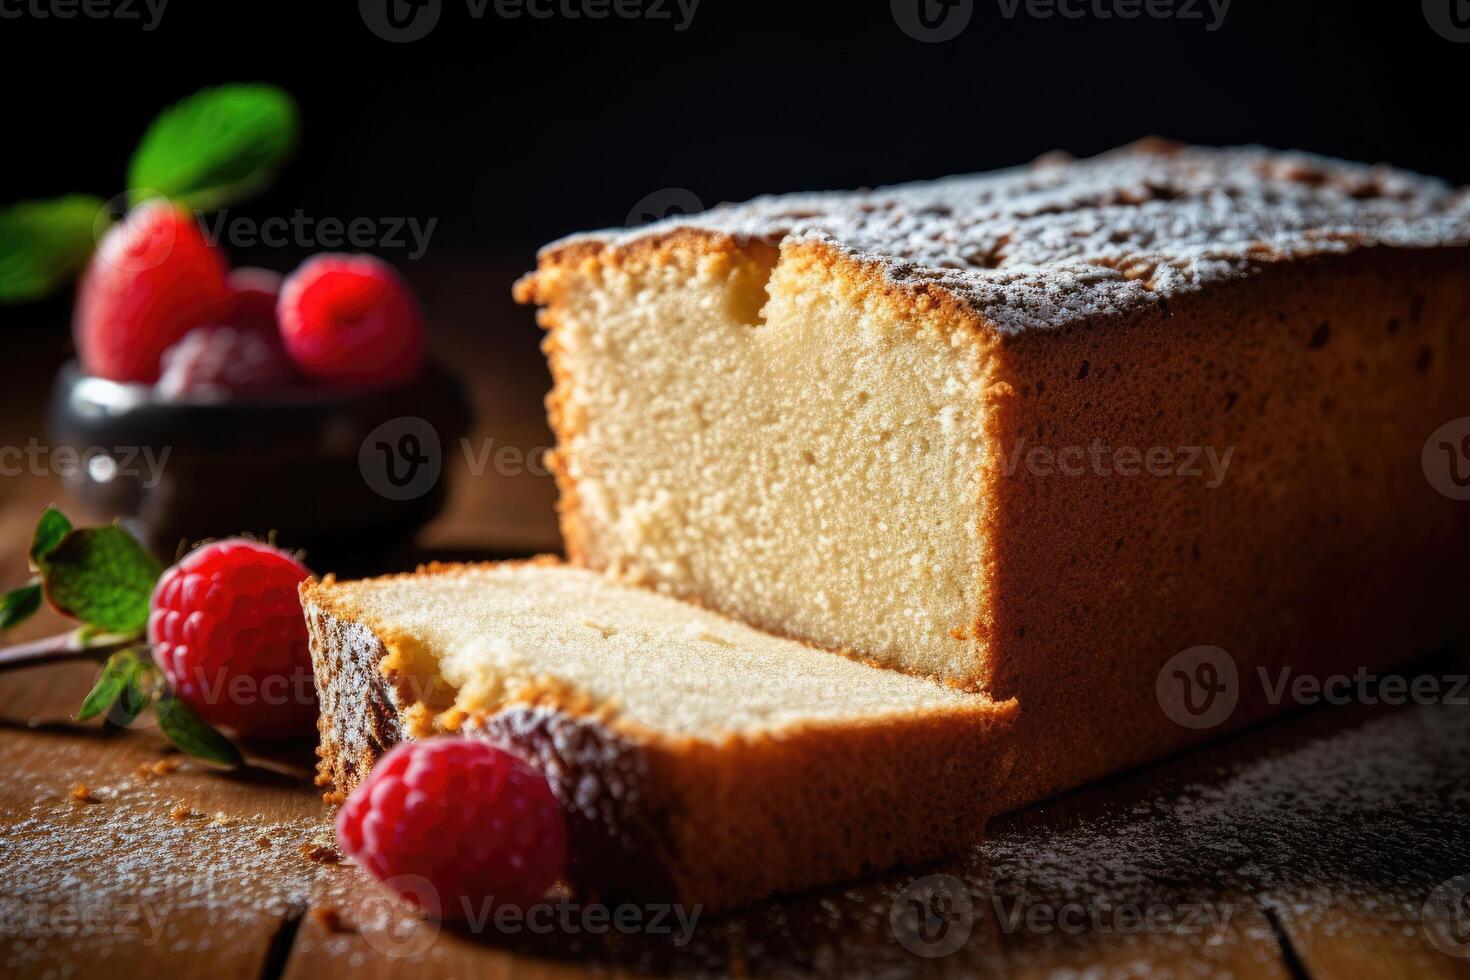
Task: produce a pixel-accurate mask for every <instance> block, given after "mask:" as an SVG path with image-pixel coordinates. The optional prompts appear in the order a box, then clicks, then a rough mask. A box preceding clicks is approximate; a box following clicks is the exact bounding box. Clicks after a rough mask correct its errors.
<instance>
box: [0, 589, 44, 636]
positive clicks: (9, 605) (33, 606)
mask: <svg viewBox="0 0 1470 980" xmlns="http://www.w3.org/2000/svg"><path fill="white" fill-rule="evenodd" d="M40 608H41V583H40V582H32V583H30V584H29V585H22V586H21V587H20V588H18V589H15V590H14V591H11V592H7V593H5V598H3V599H0V632H3V631H4V630H8V629H11V628H13V627H16V626H19V625H20V624H21V623H23V622H25V621H26V620H28V619H30V618H31V616H33V615H34V614H35V612H36V610H37V609H40Z"/></svg>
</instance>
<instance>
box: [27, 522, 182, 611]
mask: <svg viewBox="0 0 1470 980" xmlns="http://www.w3.org/2000/svg"><path fill="white" fill-rule="evenodd" d="M41 573H42V578H43V580H44V581H45V583H46V596H47V598H48V599H50V600H51V604H52V605H53V606H55V607H56V609H57V611H58V612H60V613H62V614H63V615H67V616H71V617H72V618H73V619H78V620H81V621H82V622H83V623H85V624H87V625H88V626H93V627H96V628H97V629H101V630H106V631H107V632H109V633H117V634H120V635H122V636H136V635H138V634H140V633H141V632H142V631H143V627H145V626H146V625H147V624H148V600H149V598H150V597H151V596H152V594H153V585H154V583H155V582H157V581H158V576H159V575H161V574H163V568H162V566H160V565H159V564H158V562H157V561H155V560H154V559H153V556H152V555H150V554H148V552H147V551H145V550H144V549H143V546H142V545H141V544H139V543H138V541H137V539H136V538H134V537H133V536H132V535H130V534H128V532H126V531H124V530H123V529H122V528H120V527H118V526H117V525H115V524H114V525H109V526H107V527H88V528H81V529H80V530H75V531H71V532H70V533H68V534H67V535H66V537H64V538H62V539H61V542H60V543H59V544H57V545H56V546H55V547H54V548H52V549H51V550H50V551H49V552H47V553H46V555H45V556H44V557H43V558H42V559H41Z"/></svg>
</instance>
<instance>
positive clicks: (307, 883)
mask: <svg viewBox="0 0 1470 980" xmlns="http://www.w3.org/2000/svg"><path fill="white" fill-rule="evenodd" d="M191 765H192V764H191ZM95 772H96V770H95V766H86V765H81V764H79V765H78V766H77V768H76V770H75V771H66V770H65V769H61V770H57V771H53V772H49V773H47V774H45V775H44V776H25V775H20V774H14V773H12V774H10V775H9V776H5V777H3V778H4V779H5V780H6V782H8V783H9V784H10V785H9V786H7V788H6V790H7V791H6V796H7V797H8V798H12V799H13V798H17V797H19V798H29V799H31V800H32V801H33V802H32V803H31V804H30V806H29V808H28V812H22V813H19V814H10V815H8V817H7V819H6V821H5V822H4V823H0V854H3V856H4V857H3V860H0V922H3V923H4V925H5V928H4V929H3V930H0V935H3V936H5V937H7V938H8V942H6V943H4V944H0V964H3V966H4V968H5V970H4V972H6V973H7V974H8V975H12V976H15V975H21V973H23V972H25V971H26V970H27V968H28V965H30V964H32V963H33V962H34V961H36V960H38V959H43V958H45V957H46V956H47V955H48V952H47V951H48V949H50V950H52V951H53V952H54V951H55V950H56V949H64V948H66V947H68V946H72V945H75V946H85V947H87V948H90V949H94V950H105V949H106V948H108V947H122V946H133V947H136V946H139V945H142V946H144V947H147V948H154V949H157V950H159V951H162V952H165V953H172V954H187V953H200V952H202V951H204V950H206V949H208V948H211V947H213V948H217V949H221V948H229V947H230V946H231V945H232V944H234V943H235V942H237V941H239V939H240V938H241V937H242V936H248V935H250V930H252V929H255V930H260V929H265V930H267V933H268V932H269V931H271V930H273V929H274V928H275V927H276V923H277V921H278V920H279V919H280V918H281V917H283V916H287V915H292V914H299V913H300V912H301V911H303V910H304V909H305V908H306V907H307V906H308V905H310V904H311V903H313V902H317V901H320V900H322V899H323V898H324V897H326V896H327V895H328V894H329V892H331V891H332V890H333V889H334V888H337V887H339V883H343V882H345V881H346V880H347V879H345V878H344V877H343V871H342V869H337V868H334V867H329V866H325V865H323V864H319V863H313V862H312V861H310V860H307V859H306V858H305V857H303V855H302V853H301V850H300V849H301V847H302V846H303V845H310V844H311V842H313V841H325V842H328V843H330V841H331V826H330V823H329V821H328V819H327V815H326V814H325V813H323V814H322V816H321V818H320V819H302V818H297V819H289V820H279V819H271V818H269V817H267V816H266V815H264V814H234V815H228V816H227V815H225V814H222V813H212V812H209V811H208V810H207V808H206V807H204V806H203V805H202V804H201V803H199V798H200V794H199V792H198V790H197V788H193V787H191V784H190V781H189V780H187V779H185V778H183V777H181V776H173V775H168V776H161V777H157V778H149V777H148V776H147V775H146V774H123V773H119V774H118V775H117V777H116V778H111V779H108V780H107V781H106V782H105V783H101V782H97V781H96V775H95ZM88 773H91V775H90V776H89V775H88ZM23 781H25V782H28V783H29V784H28V785H20V784H21V783H22V782H23ZM74 786H84V787H85V793H84V794H82V793H77V794H75V795H74V793H73V791H71V790H70V789H69V788H70V787H74ZM81 795H85V796H86V798H87V799H88V800H89V802H83V801H82V800H81V799H79V798H78V797H79V796H81ZM201 923H202V925H203V927H201ZM253 938H254V937H252V939H253ZM249 945H254V942H253V941H251V942H249Z"/></svg>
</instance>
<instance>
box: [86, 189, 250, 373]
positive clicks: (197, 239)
mask: <svg viewBox="0 0 1470 980" xmlns="http://www.w3.org/2000/svg"><path fill="white" fill-rule="evenodd" d="M231 296H232V294H231V291H230V287H229V285H228V283H227V282H226V281H225V264H224V262H223V261H222V260H221V259H220V257H219V254H218V253H217V252H216V251H215V249H214V247H213V246H211V245H210V244H209V243H208V242H207V241H205V240H204V234H203V232H201V231H200V230H199V226H198V225H197V224H196V223H195V222H194V219H193V218H192V217H191V216H190V215H189V214H188V213H187V212H184V211H180V210H178V209H176V208H175V207H174V206H173V205H171V204H169V203H168V202H166V201H150V202H147V203H145V204H140V205H139V206H138V207H136V208H134V209H133V211H132V212H130V213H129V214H128V216H127V218H126V219H125V220H123V221H121V222H119V223H118V224H116V225H114V226H113V227H112V228H110V229H109V230H108V232H107V234H106V235H104V236H103V238H102V242H101V243H100V244H99V245H98V247H97V252H96V254H94V255H93V256H92V261H91V263H90V264H89V265H88V266H87V272H86V274H85V275H84V276H83V277H82V282H81V285H80V287H78V292H77V303H76V310H75V312H74V314H73V318H72V331H73V333H74V334H75V336H76V343H77V351H78V353H79V354H80V356H81V362H82V369H83V370H84V371H86V372H87V373H88V374H91V375H95V376H97V377H100V378H111V379H112V380H113V381H144V382H153V381H157V380H158V369H159V361H160V360H161V358H162V356H163V352H164V351H165V350H167V349H168V347H169V346H170V345H172V344H173V343H174V342H175V341H177V340H178V339H179V338H180V337H182V336H184V334H186V333H188V332H189V331H190V330H192V329H193V328H195V327H199V326H203V325H205V324H208V323H219V322H220V320H221V318H222V317H223V316H224V315H225V313H226V312H227V311H228V310H229V308H230V305H231V302H232V300H231Z"/></svg>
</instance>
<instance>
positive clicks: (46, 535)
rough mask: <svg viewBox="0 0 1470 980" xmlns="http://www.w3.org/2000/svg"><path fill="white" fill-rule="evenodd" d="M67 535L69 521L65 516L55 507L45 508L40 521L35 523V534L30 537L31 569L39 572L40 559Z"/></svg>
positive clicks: (69, 531)
mask: <svg viewBox="0 0 1470 980" xmlns="http://www.w3.org/2000/svg"><path fill="white" fill-rule="evenodd" d="M69 533H71V521H69V520H67V519H66V515H65V514H63V513H62V512H61V511H59V510H57V509H56V508H55V507H47V508H46V510H45V511H44V512H43V513H42V514H41V519H40V520H39V521H37V522H36V530H35V533H34V534H32V535H31V569H32V570H33V571H40V570H41V559H42V558H45V557H46V556H47V555H49V554H50V553H51V550H52V549H53V548H55V547H56V546H57V545H59V544H61V539H62V538H64V537H66V536H67V535H68V534H69Z"/></svg>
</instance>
